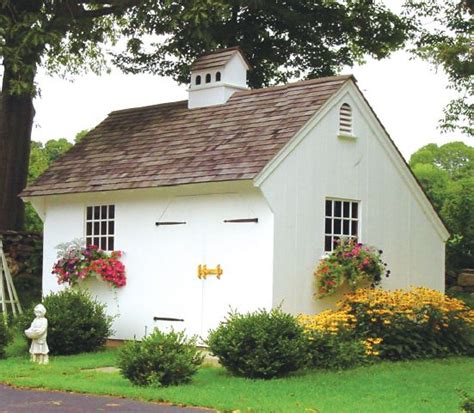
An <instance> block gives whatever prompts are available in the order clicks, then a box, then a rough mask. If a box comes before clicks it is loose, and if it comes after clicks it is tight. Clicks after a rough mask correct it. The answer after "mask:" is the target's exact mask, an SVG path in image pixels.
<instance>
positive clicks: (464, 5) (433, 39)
mask: <svg viewBox="0 0 474 413" xmlns="http://www.w3.org/2000/svg"><path fill="white" fill-rule="evenodd" d="M404 6H405V14H406V15H407V16H408V17H409V18H410V21H411V26H412V29H413V30H411V39H412V41H413V45H414V46H413V48H412V53H413V54H414V55H416V56H418V57H420V58H421V59H423V60H426V61H428V62H430V63H432V64H433V65H434V66H435V67H442V68H443V69H444V71H445V72H446V73H447V75H448V78H449V84H450V87H451V88H452V89H454V90H455V91H457V92H458V94H459V97H457V98H456V99H453V100H452V101H451V102H450V103H449V104H448V106H447V107H446V108H445V111H444V113H445V117H444V119H443V120H442V121H441V127H442V129H443V130H445V131H449V130H455V129H458V130H460V131H462V132H464V133H465V134H467V135H470V136H474V126H473V119H474V105H473V103H472V95H473V92H474V83H473V82H472V75H473V73H474V54H473V53H472V33H473V30H474V19H473V17H474V16H473V15H474V5H473V2H472V1H465V0H423V1H420V0H406V1H405V5H404Z"/></svg>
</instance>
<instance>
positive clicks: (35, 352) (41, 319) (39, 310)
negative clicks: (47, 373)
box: [25, 304, 49, 364]
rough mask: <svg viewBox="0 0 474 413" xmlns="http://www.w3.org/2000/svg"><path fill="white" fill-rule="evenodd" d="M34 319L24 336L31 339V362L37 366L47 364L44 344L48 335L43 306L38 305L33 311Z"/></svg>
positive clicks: (46, 349)
mask: <svg viewBox="0 0 474 413" xmlns="http://www.w3.org/2000/svg"><path fill="white" fill-rule="evenodd" d="M34 313H35V316H36V317H35V319H34V320H33V322H32V323H31V326H30V328H29V329H28V330H25V334H26V336H27V337H28V338H31V340H32V341H31V347H30V354H31V361H34V362H35V363H38V364H48V361H49V357H48V353H49V348H48V343H46V336H47V334H48V320H47V319H46V318H45V314H46V308H45V307H44V305H43V304H38V305H37V306H36V307H35V309H34Z"/></svg>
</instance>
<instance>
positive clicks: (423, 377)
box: [0, 350, 474, 413]
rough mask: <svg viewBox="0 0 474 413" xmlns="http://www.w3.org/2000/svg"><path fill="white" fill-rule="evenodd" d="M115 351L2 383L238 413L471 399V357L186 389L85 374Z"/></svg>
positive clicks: (226, 379) (408, 407) (14, 363)
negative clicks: (145, 385)
mask: <svg viewBox="0 0 474 413" xmlns="http://www.w3.org/2000/svg"><path fill="white" fill-rule="evenodd" d="M115 356H116V352H115V351H113V350H108V351H104V352H100V353H95V354H81V355H77V356H69V357H52V358H51V363H50V365H48V366H37V365H34V364H31V363H30V362H29V361H28V360H26V359H25V358H21V357H11V358H8V359H6V360H1V361H0V382H4V383H9V384H12V385H16V386H24V387H41V388H45V389H56V390H67V391H75V392H84V393H95V394H109V395H115V396H123V397H130V398H134V399H141V400H154V401H169V402H173V403H176V404H184V405H194V406H206V407H214V408H216V409H219V410H221V411H232V410H240V411H241V412H306V413H308V412H338V413H343V412H351V413H356V412H364V413H370V412H377V413H380V412H383V413H389V412H403V413H411V412H413V413H422V412H436V413H440V412H443V413H445V412H459V406H460V401H461V398H462V396H461V394H462V393H463V392H466V393H469V394H474V359H472V358H451V359H447V360H431V361H417V362H400V363H380V364H377V365H374V366H370V367H360V368H357V369H353V370H348V371H343V372H323V371H311V372H306V373H301V374H297V375H294V376H292V377H289V378H285V379H278V380H270V381H260V380H258V381H257V380H247V379H242V378H235V377H231V376H229V375H228V374H227V373H226V372H225V370H224V369H222V368H216V367H204V368H202V369H201V370H200V371H199V372H198V374H197V375H196V376H195V378H194V380H193V382H192V383H191V384H188V385H184V386H178V387H168V388H161V389H160V388H140V387H135V386H132V385H131V384H130V383H129V382H128V381H127V380H125V379H123V378H122V377H121V376H120V375H119V374H118V373H102V372H96V371H87V369H92V368H96V367H102V366H114V365H115Z"/></svg>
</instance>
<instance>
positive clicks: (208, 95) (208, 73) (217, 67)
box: [188, 47, 250, 109]
mask: <svg viewBox="0 0 474 413" xmlns="http://www.w3.org/2000/svg"><path fill="white" fill-rule="evenodd" d="M249 69H250V64H249V63H248V61H247V59H246V58H245V56H244V54H243V53H242V50H241V49H240V47H230V48H228V49H219V50H215V51H214V52H211V53H208V54H205V55H203V56H201V57H200V58H198V59H197V60H196V61H195V62H194V63H193V64H192V66H191V85H190V86H189V89H188V92H189V100H188V108H189V109H193V108H201V107H204V106H213V105H221V104H223V103H226V102H227V100H228V99H229V98H230V97H231V95H232V94H233V93H234V92H236V91H239V90H246V89H248V87H247V70H249Z"/></svg>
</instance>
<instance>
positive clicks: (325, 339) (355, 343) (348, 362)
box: [308, 334, 371, 370]
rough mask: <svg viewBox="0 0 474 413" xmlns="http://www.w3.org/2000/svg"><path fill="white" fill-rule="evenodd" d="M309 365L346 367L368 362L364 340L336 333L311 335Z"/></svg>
mask: <svg viewBox="0 0 474 413" xmlns="http://www.w3.org/2000/svg"><path fill="white" fill-rule="evenodd" d="M308 348H309V355H310V357H311V366H312V367H315V368H322V369H328V370H342V369H348V368H352V367H356V366H360V365H363V364H367V363H369V362H370V360H371V358H370V356H369V355H368V354H367V352H366V347H365V346H364V342H363V341H361V340H357V339H353V338H341V337H339V336H337V335H331V334H324V335H319V334H318V335H312V336H310V338H309V347H308Z"/></svg>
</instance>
